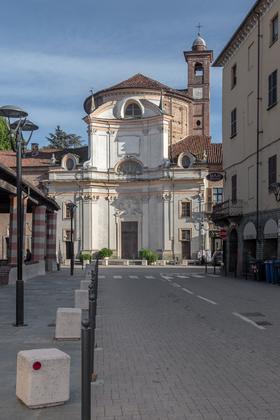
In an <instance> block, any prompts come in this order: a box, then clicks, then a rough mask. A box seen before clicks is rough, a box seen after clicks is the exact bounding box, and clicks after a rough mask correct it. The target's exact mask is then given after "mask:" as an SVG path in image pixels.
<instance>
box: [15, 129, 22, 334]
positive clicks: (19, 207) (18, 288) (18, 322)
mask: <svg viewBox="0 0 280 420" xmlns="http://www.w3.org/2000/svg"><path fill="white" fill-rule="evenodd" d="M21 141H22V139H21V130H20V128H19V130H18V133H17V139H16V159H17V228H18V232H17V233H18V235H17V281H16V324H15V325H16V327H22V326H23V325H24V282H23V279H22V260H23V220H22V218H23V217H22V216H23V213H22V162H21V159H22V150H21V148H22V144H21Z"/></svg>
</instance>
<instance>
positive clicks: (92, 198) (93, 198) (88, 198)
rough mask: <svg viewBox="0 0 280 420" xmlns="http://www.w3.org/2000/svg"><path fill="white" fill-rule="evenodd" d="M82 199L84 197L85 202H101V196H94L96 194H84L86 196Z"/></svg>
mask: <svg viewBox="0 0 280 420" xmlns="http://www.w3.org/2000/svg"><path fill="white" fill-rule="evenodd" d="M82 197H83V199H84V200H85V201H93V202H96V201H98V200H99V198H100V196H99V195H96V194H94V193H84V194H83V195H82Z"/></svg>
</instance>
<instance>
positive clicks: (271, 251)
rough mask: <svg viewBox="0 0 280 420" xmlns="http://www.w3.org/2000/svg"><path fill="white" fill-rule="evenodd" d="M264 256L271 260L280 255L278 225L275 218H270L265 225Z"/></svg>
mask: <svg viewBox="0 0 280 420" xmlns="http://www.w3.org/2000/svg"><path fill="white" fill-rule="evenodd" d="M263 233H264V241H263V258H264V259H265V260H271V259H275V258H277V255H278V252H277V251H278V250H277V247H278V227H277V223H276V221H275V220H273V219H269V220H268V221H267V222H266V224H265V226H264V232H263Z"/></svg>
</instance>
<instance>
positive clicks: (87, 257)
mask: <svg viewBox="0 0 280 420" xmlns="http://www.w3.org/2000/svg"><path fill="white" fill-rule="evenodd" d="M80 261H91V254H90V253H89V252H81V253H80Z"/></svg>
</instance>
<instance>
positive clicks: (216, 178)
mask: <svg viewBox="0 0 280 420" xmlns="http://www.w3.org/2000/svg"><path fill="white" fill-rule="evenodd" d="M223 178H224V176H223V175H222V174H220V173H219V172H210V174H208V175H207V176H206V179H207V180H208V181H211V182H218V181H221V180H222V179H223Z"/></svg>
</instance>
